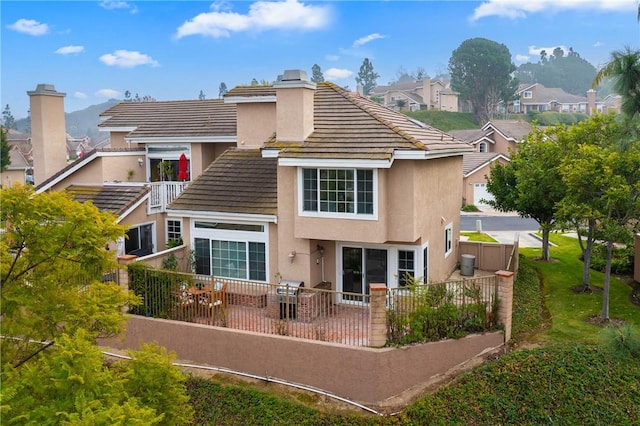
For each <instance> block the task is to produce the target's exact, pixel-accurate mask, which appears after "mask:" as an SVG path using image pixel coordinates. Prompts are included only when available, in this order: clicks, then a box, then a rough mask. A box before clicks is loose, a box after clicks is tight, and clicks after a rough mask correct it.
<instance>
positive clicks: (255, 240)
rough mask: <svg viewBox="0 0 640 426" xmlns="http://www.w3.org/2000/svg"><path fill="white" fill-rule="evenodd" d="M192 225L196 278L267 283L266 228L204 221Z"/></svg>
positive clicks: (248, 224) (256, 225)
mask: <svg viewBox="0 0 640 426" xmlns="http://www.w3.org/2000/svg"><path fill="white" fill-rule="evenodd" d="M192 223H193V225H192V226H193V228H192V229H191V232H192V235H193V236H194V248H195V257H196V262H195V263H196V273H197V274H206V275H213V276H216V277H226V278H237V279H249V280H254V281H266V280H267V276H268V270H267V241H268V232H267V231H266V228H267V227H266V225H264V224H251V223H222V222H220V223H218V222H205V221H193V222H192Z"/></svg>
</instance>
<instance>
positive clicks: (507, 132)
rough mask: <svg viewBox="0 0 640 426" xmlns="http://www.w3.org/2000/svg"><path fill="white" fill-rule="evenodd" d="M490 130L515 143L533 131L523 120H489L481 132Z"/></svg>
mask: <svg viewBox="0 0 640 426" xmlns="http://www.w3.org/2000/svg"><path fill="white" fill-rule="evenodd" d="M490 129H493V130H495V131H497V132H499V133H501V134H502V136H504V137H505V139H511V140H514V141H516V142H517V141H520V140H522V139H524V137H525V136H526V135H528V134H529V133H530V132H531V130H533V127H532V126H531V124H530V123H528V122H527V121H524V120H491V121H488V122H487V123H486V124H485V125H484V126H482V130H483V131H485V132H487V131H488V130H490Z"/></svg>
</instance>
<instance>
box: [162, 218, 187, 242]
mask: <svg viewBox="0 0 640 426" xmlns="http://www.w3.org/2000/svg"><path fill="white" fill-rule="evenodd" d="M169 221H173V222H180V238H182V241H183V243H184V220H183V219H182V218H181V217H165V218H164V240H165V243H166V242H168V241H169Z"/></svg>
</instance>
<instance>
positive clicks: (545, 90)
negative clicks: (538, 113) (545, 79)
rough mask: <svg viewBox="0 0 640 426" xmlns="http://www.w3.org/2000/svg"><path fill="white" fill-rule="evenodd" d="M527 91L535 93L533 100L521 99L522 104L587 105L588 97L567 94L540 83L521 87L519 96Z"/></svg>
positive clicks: (557, 88) (559, 89)
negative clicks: (556, 103)
mask: <svg viewBox="0 0 640 426" xmlns="http://www.w3.org/2000/svg"><path fill="white" fill-rule="evenodd" d="M525 90H531V91H533V92H534V93H533V97H532V98H531V99H521V101H520V102H521V103H524V104H548V103H551V102H558V103H561V104H579V103H586V102H587V97H586V96H577V95H573V94H571V93H567V92H565V91H564V90H562V89H561V88H559V87H544V85H542V84H540V83H534V84H530V85H521V86H520V87H519V88H518V92H517V93H518V94H521V93H522V92H524V91H525Z"/></svg>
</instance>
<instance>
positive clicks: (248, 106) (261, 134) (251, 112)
mask: <svg viewBox="0 0 640 426" xmlns="http://www.w3.org/2000/svg"><path fill="white" fill-rule="evenodd" d="M237 108H238V110H237V117H238V125H237V128H238V143H237V145H238V147H239V148H252V147H253V148H257V147H261V146H262V144H263V143H264V142H265V141H266V140H267V139H268V138H269V137H270V136H271V135H272V134H273V132H275V130H276V106H275V103H272V102H267V103H239V104H237Z"/></svg>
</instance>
